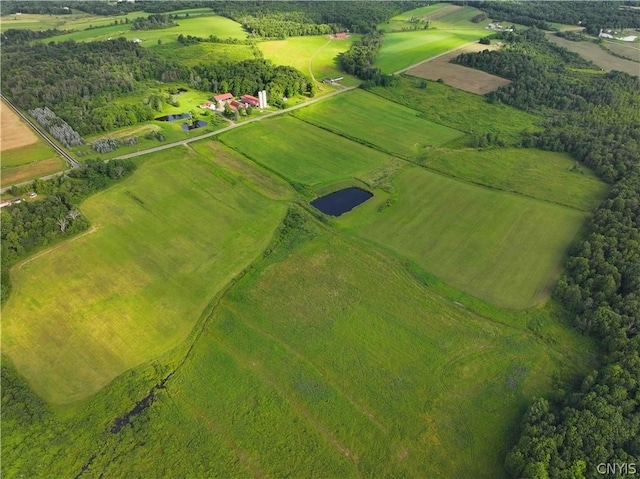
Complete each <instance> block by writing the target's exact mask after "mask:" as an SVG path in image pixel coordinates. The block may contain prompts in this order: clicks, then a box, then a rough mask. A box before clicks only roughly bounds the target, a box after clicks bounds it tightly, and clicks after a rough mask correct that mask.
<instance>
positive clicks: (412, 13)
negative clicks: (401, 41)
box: [378, 3, 462, 32]
mask: <svg viewBox="0 0 640 479" xmlns="http://www.w3.org/2000/svg"><path fill="white" fill-rule="evenodd" d="M460 8H462V7H459V6H457V5H449V4H447V3H436V4H435V5H429V6H428V7H420V8H416V9H413V10H409V11H407V12H403V13H401V14H399V15H396V16H395V17H393V18H392V19H391V20H389V21H388V22H386V23H381V24H380V25H379V26H378V28H380V29H381V30H385V31H388V32H391V31H402V30H403V29H406V28H407V27H408V26H409V24H408V20H410V19H412V18H419V19H422V20H428V21H433V20H434V19H438V18H440V17H442V16H444V15H447V14H448V13H451V12H453V11H455V10H458V9H460Z"/></svg>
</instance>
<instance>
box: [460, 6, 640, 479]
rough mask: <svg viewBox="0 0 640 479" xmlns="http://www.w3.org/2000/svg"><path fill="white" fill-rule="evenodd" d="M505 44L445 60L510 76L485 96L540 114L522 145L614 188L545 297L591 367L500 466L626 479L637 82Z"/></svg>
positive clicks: (522, 42) (631, 423) (632, 452)
mask: <svg viewBox="0 0 640 479" xmlns="http://www.w3.org/2000/svg"><path fill="white" fill-rule="evenodd" d="M554 5H558V4H554ZM505 38H506V39H507V41H508V43H509V45H508V46H507V47H506V48H505V49H503V50H500V51H494V52H490V53H489V52H484V53H478V54H471V55H468V54H467V55H461V56H459V57H458V58H457V59H456V61H457V62H458V63H461V64H464V65H468V66H473V67H474V68H479V69H482V70H484V71H487V72H490V73H495V74H498V75H502V76H505V77H506V78H509V79H511V80H513V81H512V83H511V84H509V85H507V86H505V87H502V88H500V89H498V90H497V91H495V92H493V93H491V94H489V100H490V101H500V102H503V103H507V104H510V105H513V106H516V107H518V108H524V109H531V108H534V107H535V108H538V109H544V110H545V111H546V112H547V114H548V115H549V120H548V122H547V125H546V128H545V130H544V131H543V132H542V133H539V134H535V135H529V137H528V139H527V141H528V142H529V143H531V146H537V147H540V148H544V149H550V150H554V151H566V152H569V153H571V154H572V155H574V156H575V157H576V158H577V159H579V160H580V161H583V162H584V163H586V164H587V165H589V166H590V167H592V168H593V169H594V170H595V171H596V173H598V174H599V175H600V176H601V177H602V178H603V179H605V180H607V181H609V182H613V183H614V187H613V189H612V191H611V194H610V196H609V198H608V199H607V200H606V201H605V202H604V203H603V204H602V205H600V207H599V208H598V209H597V210H596V212H595V213H594V217H593V219H592V220H591V222H590V224H589V232H588V235H587V236H586V238H585V239H584V240H583V241H581V242H580V243H579V244H577V245H576V246H575V247H574V249H573V251H572V252H571V255H570V258H569V260H568V261H567V267H566V271H565V274H564V276H563V277H562V278H561V280H560V281H559V283H558V286H557V288H556V291H555V296H556V297H557V298H559V299H560V300H561V301H562V302H563V303H564V305H565V306H566V307H567V308H568V309H569V310H570V311H572V312H573V313H574V317H575V327H576V328H577V329H579V330H580V331H583V332H585V333H588V334H591V335H593V336H595V337H596V338H598V339H599V340H600V344H601V347H602V351H603V363H602V366H601V368H600V369H599V370H598V371H594V372H593V373H591V374H590V375H588V376H587V377H586V378H584V380H583V381H582V383H581V384H580V385H579V386H578V387H577V388H575V389H574V390H570V391H568V392H566V393H565V394H564V395H563V396H562V397H561V398H560V399H558V400H556V401H549V400H546V399H537V400H536V401H535V402H534V404H533V405H532V406H531V407H530V408H529V411H528V412H527V414H526V416H525V418H524V424H523V426H522V432H521V436H520V439H519V442H518V444H517V445H516V447H515V448H514V449H513V451H512V452H511V453H510V454H509V455H508V456H507V459H506V467H507V469H508V471H509V472H510V473H511V474H512V476H513V477H518V478H580V477H589V478H592V477H593V478H595V477H602V473H601V471H600V470H599V469H598V465H599V464H610V465H611V466H610V467H616V466H615V465H617V467H618V469H617V474H618V477H631V476H632V475H633V474H629V472H630V471H629V470H627V471H626V473H621V472H620V471H621V470H622V469H623V468H624V467H625V466H624V465H625V464H626V465H629V464H638V463H640V382H639V378H640V335H639V334H638V328H640V81H639V80H638V78H637V77H632V76H630V75H627V74H625V73H620V72H616V71H613V72H610V73H608V74H606V75H603V74H597V73H596V74H594V73H591V72H588V71H585V70H581V68H589V65H588V64H585V65H582V67H581V66H580V64H581V60H579V59H577V58H572V57H573V55H572V54H570V53H569V52H564V51H562V50H558V49H557V48H556V47H552V46H551V45H550V44H549V43H548V41H547V40H546V39H545V37H544V35H542V34H541V33H540V32H537V31H535V30H530V31H526V32H523V33H515V34H512V35H509V36H508V37H507V36H505ZM514 62H521V63H519V64H518V65H519V68H516V69H514V68H509V65H513V64H514ZM532 72H536V74H535V75H532ZM600 469H602V466H600ZM625 474H627V475H625Z"/></svg>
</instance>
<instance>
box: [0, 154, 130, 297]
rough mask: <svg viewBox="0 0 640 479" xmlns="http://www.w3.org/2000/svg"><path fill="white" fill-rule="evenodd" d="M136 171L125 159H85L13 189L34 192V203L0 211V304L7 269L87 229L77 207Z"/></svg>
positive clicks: (5, 293)
mask: <svg viewBox="0 0 640 479" xmlns="http://www.w3.org/2000/svg"><path fill="white" fill-rule="evenodd" d="M135 168H136V165H135V163H133V162H132V161H129V160H111V161H109V162H108V163H105V162H103V161H101V160H88V161H87V163H86V166H85V167H83V168H80V169H75V170H72V171H71V172H69V173H68V174H67V175H62V176H58V177H55V178H53V179H50V180H36V181H35V182H34V183H33V184H32V185H28V186H23V187H15V186H14V187H13V188H12V190H11V191H12V193H13V194H16V195H18V194H23V193H25V192H26V191H34V192H36V193H37V194H38V195H39V197H40V199H38V200H37V201H29V202H24V201H23V202H21V203H19V204H13V205H10V206H6V207H4V208H2V213H0V217H1V219H2V231H1V232H0V239H1V240H2V246H1V248H2V257H1V259H0V265H1V267H2V296H1V297H2V303H4V302H5V301H6V300H7V298H8V297H9V294H10V291H11V283H10V279H9V274H8V271H9V268H10V267H11V266H12V265H14V264H15V263H17V262H18V261H21V260H22V259H24V258H26V257H27V256H29V255H30V254H32V253H33V252H34V251H35V250H37V249H39V248H42V247H45V246H49V245H51V244H54V243H56V242H58V241H60V240H62V239H64V238H68V237H70V236H73V235H75V234H77V233H79V232H81V231H84V230H86V229H87V228H88V227H89V222H88V221H87V220H86V218H84V216H83V215H82V213H81V212H80V211H79V209H78V205H79V204H80V203H81V202H82V200H84V199H85V198H87V197H88V196H89V195H91V194H93V193H95V192H96V191H98V190H101V189H104V188H106V187H107V186H109V185H111V184H112V183H114V182H116V181H119V180H121V179H123V178H125V177H126V176H128V175H130V174H131V173H132V172H133V171H134V170H135Z"/></svg>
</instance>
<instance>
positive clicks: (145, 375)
mask: <svg viewBox="0 0 640 479" xmlns="http://www.w3.org/2000/svg"><path fill="white" fill-rule="evenodd" d="M298 228H299V229H298V231H290V233H293V235H292V236H290V237H288V238H287V236H285V237H284V238H283V239H284V241H283V242H282V243H280V245H279V246H277V247H276V248H275V250H273V252H272V253H271V255H270V256H268V257H267V258H265V259H264V260H262V261H261V262H260V263H259V264H258V265H257V266H256V267H254V268H253V269H252V270H250V271H249V272H248V273H247V274H246V275H245V276H244V277H243V278H242V279H241V280H240V281H239V282H238V283H237V284H236V285H235V286H234V287H233V289H231V290H230V291H229V293H228V294H227V295H226V296H225V297H224V298H223V299H222V300H221V301H220V303H219V304H218V305H217V306H216V307H215V309H214V310H213V312H212V314H211V316H210V317H209V319H208V320H206V321H205V322H202V323H201V326H199V327H198V328H197V331H196V332H194V334H192V336H191V337H190V340H189V341H188V343H187V344H185V345H183V346H182V347H180V348H177V349H176V350H175V351H173V352H171V353H168V354H166V355H164V356H162V357H161V358H160V359H158V360H156V361H154V362H153V363H151V364H148V365H143V366H140V367H138V368H136V369H134V370H132V371H130V372H128V373H127V374H125V375H124V376H123V377H120V378H118V379H117V380H116V381H114V382H113V383H112V384H111V385H109V386H108V387H107V388H105V389H104V390H103V391H101V392H100V393H99V394H97V395H95V396H94V397H92V398H88V399H86V400H84V401H82V402H79V403H75V404H72V405H69V406H65V407H64V408H61V407H55V408H53V409H52V414H51V415H50V416H47V420H46V422H44V423H43V424H42V425H39V426H38V427H34V426H32V425H28V424H25V425H24V426H23V431H22V432H23V434H24V436H22V439H23V441H22V442H21V445H20V446H17V447H11V448H9V449H6V448H4V449H3V451H4V452H3V455H6V456H4V457H6V460H4V461H3V463H2V464H3V466H2V467H3V470H4V471H5V472H9V473H11V474H12V475H16V476H17V475H19V474H26V475H28V476H29V477H40V476H42V475H43V474H42V473H43V469H42V467H43V466H44V467H45V469H46V474H54V475H65V474H66V475H68V474H69V473H70V472H72V473H73V474H75V473H77V472H78V471H80V470H81V469H84V470H85V472H86V474H87V475H88V476H94V475H98V474H100V473H101V474H103V475H104V476H105V477H136V476H145V477H176V476H183V477H203V476H205V475H206V476H208V477H212V476H213V477H281V476H284V475H291V476H292V477H345V478H347V477H377V476H379V475H380V474H381V473H382V472H384V474H386V475H388V476H402V477H425V476H427V477H477V478H491V479H495V478H501V477H504V475H505V474H504V471H503V469H502V458H503V456H504V454H505V452H506V448H507V446H508V444H509V441H510V439H511V438H512V435H513V433H514V431H513V429H512V428H511V424H513V423H514V422H515V421H516V420H517V418H518V417H519V415H520V413H521V410H522V408H523V407H525V405H526V404H528V401H529V398H530V397H531V396H534V395H535V396H538V395H548V394H551V393H552V392H553V391H554V388H555V386H554V379H553V378H554V377H558V378H567V377H571V376H572V375H574V374H576V373H578V372H582V370H581V367H580V366H576V365H577V364H588V363H590V361H591V355H592V353H593V349H592V347H591V345H590V343H589V341H588V340H587V339H586V338H584V337H580V336H578V335H576V334H575V333H574V332H572V331H571V330H570V329H569V328H568V327H566V326H564V324H563V319H562V318H561V316H557V315H556V311H555V310H554V308H553V307H545V308H543V309H538V310H537V311H535V312H532V313H528V312H527V313H517V314H516V313H509V312H505V311H500V310H496V309H493V310H491V312H490V313H487V312H486V311H484V312H483V314H482V315H480V314H478V313H476V312H475V311H474V304H476V303H474V300H472V299H471V298H468V297H465V296H460V295H456V296H455V298H456V301H455V302H454V301H453V300H452V299H451V298H449V297H447V295H446V294H443V291H441V290H440V286H439V285H438V283H437V282H434V281H433V280H429V281H428V282H427V283H429V285H427V284H425V282H424V281H420V280H418V279H417V278H418V276H416V275H415V274H413V273H410V272H408V270H407V269H406V268H405V267H404V266H403V264H402V263H401V262H399V261H397V260H396V259H395V258H393V257H391V256H388V255H385V254H382V253H380V252H379V251H376V250H375V249H372V248H370V247H369V246H367V245H365V244H362V243H361V242H359V241H357V240H353V239H349V238H346V237H344V236H342V235H341V234H340V233H338V232H335V231H329V230H326V229H325V228H324V227H322V226H319V225H317V224H315V223H314V222H312V221H310V220H307V221H306V222H303V223H302V224H298ZM294 230H295V228H294ZM300 234H302V237H300V236H299V235H300ZM487 314H490V316H487ZM532 323H536V324H538V327H537V328H536V331H534V330H532V329H531V328H530V327H529V325H530V324H532ZM550 333H553V334H552V336H553V338H555V339H558V340H560V341H561V344H562V347H561V348H560V347H559V346H558V343H556V341H552V340H549V339H544V338H545V337H546V335H551V334H550ZM190 344H193V346H192V347H189V345H190ZM181 358H184V361H183V360H182V359H181ZM169 375H170V376H169ZM162 377H168V378H169V379H167V381H166V382H164V383H163V387H162V389H158V390H156V392H155V400H154V402H153V403H152V404H151V405H150V407H149V408H148V409H147V410H145V411H143V412H142V413H141V414H140V415H139V416H136V417H134V418H133V419H132V420H133V427H131V426H127V427H125V428H124V429H123V430H122V431H120V432H119V433H117V434H113V433H112V432H111V431H110V430H109V428H110V427H111V424H112V420H113V419H114V418H115V417H116V416H117V415H119V414H122V413H123V412H125V411H127V410H130V409H131V408H132V406H133V404H134V402H135V400H136V399H135V397H136V394H135V392H132V391H135V390H136V387H137V389H138V390H142V391H141V392H139V393H138V394H137V397H138V400H139V398H141V397H142V396H143V395H144V394H145V392H144V391H145V388H146V390H148V388H149V387H150V385H151V384H153V381H154V378H157V379H155V381H159V380H160V378H162ZM5 424H6V423H5ZM105 424H106V427H105ZM51 434H55V435H56V436H57V437H58V438H59V440H58V441H53V443H51V441H50V440H49V439H47V438H48V436H49V435H51ZM45 444H49V446H48V447H44V446H45ZM23 445H28V447H23ZM63 447H64V448H65V453H61V452H62V450H61V448H63ZM58 450H60V451H59V452H56V451H58ZM43 451H44V452H43ZM35 458H38V459H39V461H36V460H35ZM90 458H93V459H91V460H89V459H90ZM83 464H84V467H83ZM11 474H10V475H11ZM46 474H44V475H46Z"/></svg>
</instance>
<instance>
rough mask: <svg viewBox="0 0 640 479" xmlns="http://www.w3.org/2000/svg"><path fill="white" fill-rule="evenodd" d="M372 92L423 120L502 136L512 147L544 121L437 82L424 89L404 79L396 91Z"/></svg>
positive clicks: (418, 81)
mask: <svg viewBox="0 0 640 479" xmlns="http://www.w3.org/2000/svg"><path fill="white" fill-rule="evenodd" d="M371 92H373V93H375V94H377V95H380V96H382V97H384V98H387V99H389V100H392V101H394V102H397V103H400V104H403V105H406V106H408V107H410V108H413V109H415V110H419V111H421V112H422V116H423V118H426V119H428V120H431V121H433V122H435V123H439V124H441V125H446V126H448V127H450V128H455V129H457V130H460V131H463V132H465V133H470V134H476V135H477V134H480V135H486V134H487V133H491V134H492V135H499V137H500V138H502V139H504V140H505V141H506V142H507V143H509V144H519V143H520V136H521V132H523V131H531V132H533V131H540V130H541V127H540V126H539V125H540V123H541V122H542V120H543V118H542V117H540V116H537V115H534V114H532V113H526V112H524V111H521V110H516V109H515V108H510V107H508V106H506V105H501V104H497V103H494V104H491V103H487V101H486V100H485V99H484V98H483V97H480V96H478V95H474V94H472V93H468V92H465V91H461V90H458V89H455V88H452V87H450V86H447V85H443V84H440V83H437V82H428V83H427V86H426V88H421V86H420V80H418V79H416V78H412V77H407V76H401V77H400V78H399V79H398V83H397V84H396V85H394V86H393V88H383V87H375V88H372V89H371Z"/></svg>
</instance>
